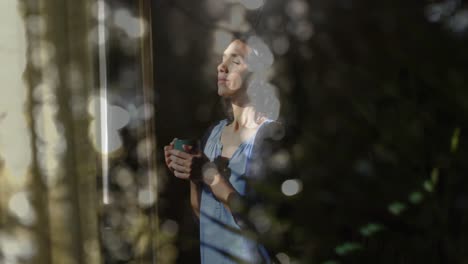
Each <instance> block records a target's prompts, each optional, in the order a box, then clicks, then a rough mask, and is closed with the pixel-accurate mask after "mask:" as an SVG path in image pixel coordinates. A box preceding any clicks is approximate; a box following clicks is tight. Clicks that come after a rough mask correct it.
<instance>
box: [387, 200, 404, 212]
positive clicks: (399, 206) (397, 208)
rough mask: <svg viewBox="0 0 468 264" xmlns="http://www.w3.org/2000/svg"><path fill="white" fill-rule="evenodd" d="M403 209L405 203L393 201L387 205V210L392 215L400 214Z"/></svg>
mask: <svg viewBox="0 0 468 264" xmlns="http://www.w3.org/2000/svg"><path fill="white" fill-rule="evenodd" d="M405 209H406V205H405V204H403V203H400V202H394V203H391V204H390V205H389V206H388V210H389V211H390V213H392V214H394V215H400V214H401V212H403V211H404V210H405Z"/></svg>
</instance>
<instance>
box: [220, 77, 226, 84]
mask: <svg viewBox="0 0 468 264" xmlns="http://www.w3.org/2000/svg"><path fill="white" fill-rule="evenodd" d="M225 82H227V79H226V78H218V83H225Z"/></svg>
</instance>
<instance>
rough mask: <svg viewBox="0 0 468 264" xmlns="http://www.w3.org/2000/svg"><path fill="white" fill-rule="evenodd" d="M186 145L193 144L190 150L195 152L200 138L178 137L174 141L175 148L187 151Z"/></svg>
mask: <svg viewBox="0 0 468 264" xmlns="http://www.w3.org/2000/svg"><path fill="white" fill-rule="evenodd" d="M184 145H187V146H192V150H191V151H190V152H195V151H196V150H197V148H198V140H196V139H176V140H175V142H174V149H177V150H180V151H183V152H187V151H185V149H184Z"/></svg>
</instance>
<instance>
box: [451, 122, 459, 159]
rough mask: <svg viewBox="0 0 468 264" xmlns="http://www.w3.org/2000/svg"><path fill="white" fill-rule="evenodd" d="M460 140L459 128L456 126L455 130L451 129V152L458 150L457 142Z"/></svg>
mask: <svg viewBox="0 0 468 264" xmlns="http://www.w3.org/2000/svg"><path fill="white" fill-rule="evenodd" d="M459 142H460V128H459V127H457V128H456V129H455V131H453V135H452V140H451V143H450V151H451V152H452V153H454V152H456V151H457V150H458V144H459Z"/></svg>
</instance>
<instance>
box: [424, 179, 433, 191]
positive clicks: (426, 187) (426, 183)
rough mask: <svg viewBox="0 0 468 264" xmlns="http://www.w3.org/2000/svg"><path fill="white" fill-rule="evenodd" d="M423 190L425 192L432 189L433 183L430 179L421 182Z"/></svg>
mask: <svg viewBox="0 0 468 264" xmlns="http://www.w3.org/2000/svg"><path fill="white" fill-rule="evenodd" d="M423 187H424V190H426V191H427V192H433V191H434V185H433V184H432V181H431V180H425V181H424V183H423Z"/></svg>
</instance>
